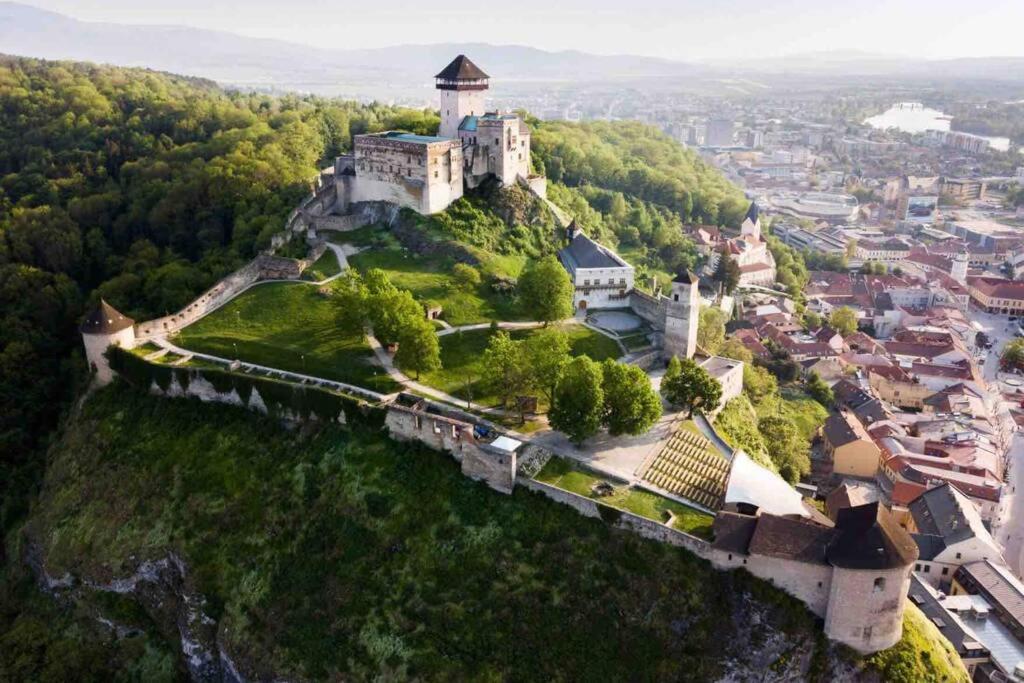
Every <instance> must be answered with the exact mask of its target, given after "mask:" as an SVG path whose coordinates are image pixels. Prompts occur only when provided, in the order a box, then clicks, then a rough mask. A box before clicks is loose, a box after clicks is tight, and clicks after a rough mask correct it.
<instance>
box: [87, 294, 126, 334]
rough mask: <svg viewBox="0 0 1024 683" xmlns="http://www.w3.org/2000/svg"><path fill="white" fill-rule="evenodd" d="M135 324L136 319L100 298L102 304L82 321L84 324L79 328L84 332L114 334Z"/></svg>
mask: <svg viewBox="0 0 1024 683" xmlns="http://www.w3.org/2000/svg"><path fill="white" fill-rule="evenodd" d="M134 324H135V321H134V320H132V319H131V318H129V317H127V316H125V315H123V314H122V313H121V312H120V311H118V310H117V309H116V308H114V307H113V306H111V305H110V304H108V303H107V302H106V301H104V300H103V299H100V305H99V306H97V307H96V308H95V309H94V310H93V312H92V313H90V314H89V315H88V316H86V318H85V320H83V321H82V326H81V327H79V328H78V329H79V331H80V332H81V333H82V334H114V333H115V332H120V331H121V330H125V329H128V328H129V327H131V326H132V325H134Z"/></svg>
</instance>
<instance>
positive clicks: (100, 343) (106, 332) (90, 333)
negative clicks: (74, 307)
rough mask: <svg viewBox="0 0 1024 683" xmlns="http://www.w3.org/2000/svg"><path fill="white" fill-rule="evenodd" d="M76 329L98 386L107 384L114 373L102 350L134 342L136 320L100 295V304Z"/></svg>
mask: <svg viewBox="0 0 1024 683" xmlns="http://www.w3.org/2000/svg"><path fill="white" fill-rule="evenodd" d="M79 331H80V332H81V333H82V343H83V344H84V345H85V358H86V360H87V361H88V362H89V369H90V370H92V371H93V372H95V373H96V381H97V382H98V383H99V384H100V385H101V386H102V385H104V384H109V383H110V382H111V381H112V380H113V379H114V373H113V371H112V370H111V369H110V363H108V362H107V358H106V356H104V355H103V354H104V353H106V351H107V349H108V348H110V347H111V346H120V347H121V348H123V349H130V348H132V347H133V346H135V321H134V320H132V319H131V318H129V317H127V316H125V315H123V314H121V313H120V312H119V311H118V310H117V309H116V308H114V307H113V306H111V305H110V304H108V303H107V302H106V301H104V300H103V299H100V305H99V306H97V307H96V308H95V309H94V310H93V312H92V313H90V314H89V315H88V316H86V318H85V320H84V321H83V322H82V326H81V327H80V328H79Z"/></svg>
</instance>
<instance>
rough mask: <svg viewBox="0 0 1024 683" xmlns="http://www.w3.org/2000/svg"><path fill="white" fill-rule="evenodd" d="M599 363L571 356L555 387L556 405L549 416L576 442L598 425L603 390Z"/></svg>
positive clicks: (556, 426) (599, 425) (584, 357)
mask: <svg viewBox="0 0 1024 683" xmlns="http://www.w3.org/2000/svg"><path fill="white" fill-rule="evenodd" d="M603 379H604V378H603V376H602V373H601V366H600V365H599V364H597V363H595V362H594V361H593V360H591V359H590V358H589V357H587V356H579V357H577V358H574V359H573V360H572V361H570V362H569V364H568V365H566V367H565V371H564V372H563V373H562V379H561V381H559V383H558V388H557V389H556V390H555V404H554V405H553V406H552V407H551V412H550V413H549V415H548V418H549V421H550V422H551V426H552V427H554V428H555V429H557V430H558V431H560V432H563V433H564V434H565V435H566V436H568V437H569V439H570V440H572V442H573V443H575V444H576V445H580V444H582V443H583V442H584V441H585V440H586V439H587V438H589V437H591V436H593V435H594V434H596V433H597V430H598V429H600V428H601V420H602V417H603V416H604V390H603V389H602V388H601V385H602V382H603Z"/></svg>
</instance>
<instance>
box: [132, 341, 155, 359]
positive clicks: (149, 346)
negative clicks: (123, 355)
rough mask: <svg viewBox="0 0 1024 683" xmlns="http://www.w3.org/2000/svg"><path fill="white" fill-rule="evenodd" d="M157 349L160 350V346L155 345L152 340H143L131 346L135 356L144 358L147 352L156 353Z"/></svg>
mask: <svg viewBox="0 0 1024 683" xmlns="http://www.w3.org/2000/svg"><path fill="white" fill-rule="evenodd" d="M159 350H160V347H159V346H157V345H156V344H154V343H153V342H145V343H143V344H139V345H138V346H136V347H135V348H133V349H132V350H131V351H132V353H134V354H135V355H136V356H139V357H141V358H145V357H146V356H148V355H149V354H151V353H156V352H157V351H159Z"/></svg>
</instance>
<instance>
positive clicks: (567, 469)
mask: <svg viewBox="0 0 1024 683" xmlns="http://www.w3.org/2000/svg"><path fill="white" fill-rule="evenodd" d="M536 479H537V480H538V481H542V482H544V483H545V484H551V485H552V486H557V487H558V488H560V489H565V490H566V491H571V492H572V493H575V494H578V495H581V496H585V497H587V498H593V499H594V500H599V501H601V502H602V503H604V504H605V505H610V506H611V507H614V508H618V509H620V510H627V511H628V512H632V513H633V514H636V515H640V516H641V517H646V518H647V519H653V520H654V521H656V522H665V521H667V519H668V514H667V513H668V512H671V513H672V515H673V519H672V528H674V529H677V530H679V531H685V532H687V533H690V534H694V535H695V536H701V537H703V538H711V523H712V521H714V518H713V517H712V516H711V515H708V514H705V513H703V512H701V511H699V510H694V509H693V508H690V507H687V506H685V505H682V504H681V503H677V502H676V501H674V500H671V499H669V498H665V497H664V496H659V495H658V494H656V493H651V492H650V491H643V490H641V489H636V488H632V487H629V486H627V485H624V484H623V483H621V482H617V481H614V480H611V479H609V478H608V477H604V476H602V475H600V474H597V473H595V472H591V471H590V470H587V469H585V468H584V467H582V466H580V465H578V464H577V463H574V462H572V461H571V460H566V459H565V458H559V457H557V456H556V457H553V458H551V459H550V460H548V463H547V464H546V465H545V466H544V468H543V469H542V470H541V471H540V472H538V473H537V477H536ZM602 481H606V482H608V483H610V484H612V485H613V486H614V487H615V492H614V493H613V494H611V495H609V496H595V495H593V493H592V492H591V491H592V489H593V487H594V485H595V484H597V483H598V482H602Z"/></svg>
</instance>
